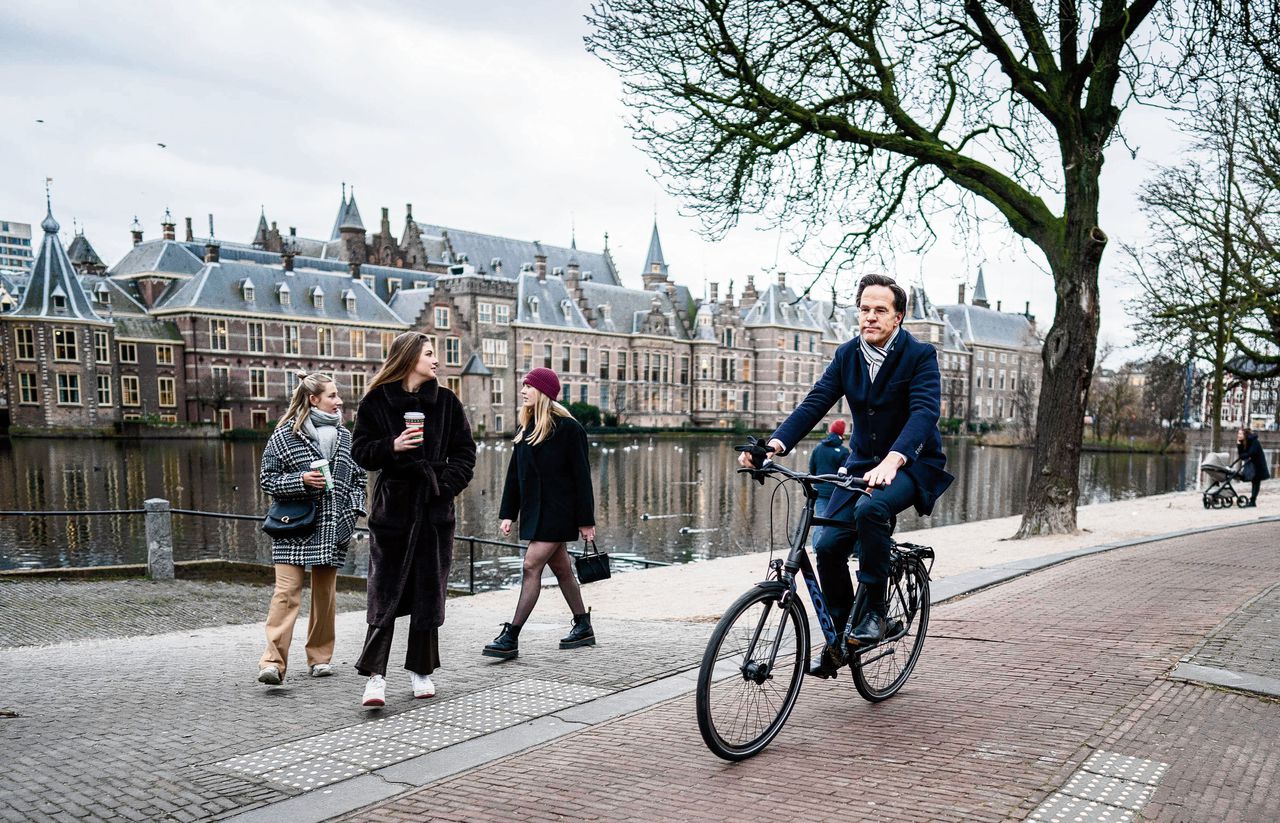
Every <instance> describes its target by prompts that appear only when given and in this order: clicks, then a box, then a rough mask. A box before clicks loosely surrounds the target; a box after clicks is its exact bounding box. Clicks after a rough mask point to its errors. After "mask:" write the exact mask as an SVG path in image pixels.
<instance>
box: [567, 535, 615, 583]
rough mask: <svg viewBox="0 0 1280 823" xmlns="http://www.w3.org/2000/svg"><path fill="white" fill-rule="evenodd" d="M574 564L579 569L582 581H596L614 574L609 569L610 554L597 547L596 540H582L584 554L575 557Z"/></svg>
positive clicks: (579, 576)
mask: <svg viewBox="0 0 1280 823" xmlns="http://www.w3.org/2000/svg"><path fill="white" fill-rule="evenodd" d="M573 565H574V566H575V567H576V568H577V569H578V581H579V582H580V583H594V582H596V581H597V580H608V579H609V578H610V577H612V576H613V572H612V571H611V570H610V569H609V555H608V554H607V553H605V552H602V551H600V550H599V549H597V548H596V541H594V540H583V541H582V554H580V555H578V556H577V557H575V558H574V559H573Z"/></svg>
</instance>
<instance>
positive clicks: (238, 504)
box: [0, 435, 1276, 588]
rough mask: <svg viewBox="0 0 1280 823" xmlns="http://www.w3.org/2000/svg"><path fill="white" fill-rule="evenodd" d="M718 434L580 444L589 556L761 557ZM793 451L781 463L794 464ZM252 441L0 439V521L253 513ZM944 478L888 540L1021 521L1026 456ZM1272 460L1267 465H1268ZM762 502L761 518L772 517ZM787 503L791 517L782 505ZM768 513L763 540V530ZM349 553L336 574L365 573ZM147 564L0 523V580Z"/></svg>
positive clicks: (36, 527) (364, 561)
mask: <svg viewBox="0 0 1280 823" xmlns="http://www.w3.org/2000/svg"><path fill="white" fill-rule="evenodd" d="M733 443H734V441H733V439H732V438H730V437H727V436H717V435H696V436H679V435H671V436H642V437H633V436H608V437H593V438H592V439H591V445H592V448H591V461H592V473H593V476H594V481H595V489H596V500H597V522H598V524H599V545H600V548H601V549H602V550H606V551H610V552H613V553H615V554H623V555H634V556H638V557H644V558H649V559H653V560H660V561H664V562H674V563H687V562H691V561H696V560H702V559H707V558H712V557H721V556H726V555H735V554H743V553H748V552H754V551H759V550H763V549H767V548H769V542H770V535H771V534H772V535H773V539H774V540H775V542H777V543H779V544H780V543H781V542H782V541H783V540H784V537H783V535H784V534H785V532H784V526H783V522H784V520H785V519H786V518H787V517H788V512H789V513H790V515H791V516H794V514H795V513H796V511H797V510H798V507H799V505H800V497H799V494H798V493H793V494H792V495H791V496H790V503H789V504H788V501H787V497H786V495H784V494H781V493H779V494H777V495H772V494H771V493H770V489H771V488H772V484H770V485H767V486H764V487H761V486H758V485H756V484H755V483H751V482H749V481H748V480H747V479H746V478H745V477H744V476H739V475H736V474H735V473H734V468H735V463H734V457H735V454H734V452H733ZM814 443H816V440H811V441H808V442H807V443H806V444H804V445H802V446H801V448H800V449H799V451H798V452H797V453H796V456H795V457H793V458H791V459H790V461H789V463H790V465H792V466H797V467H803V466H805V465H807V455H808V450H809V448H811V447H812V445H813V444H814ZM262 448H263V444H262V443H259V442H212V443H210V442H202V441H181V440H170V441H150V442H146V443H139V442H137V441H107V440H88V439H81V440H55V439H16V440H12V441H8V440H0V510H4V509H9V510H100V509H136V508H141V507H142V501H143V500H145V499H147V498H150V497H163V498H166V499H168V500H169V501H170V502H171V503H172V505H173V506H175V507H177V508H188V509H199V510H203V511H213V512H234V513H246V514H253V513H261V512H263V511H265V508H266V505H267V500H266V498H265V496H264V495H263V494H262V492H261V491H260V490H259V489H258V483H257V471H258V461H259V458H260V456H261V453H262ZM947 451H948V455H949V460H950V462H949V465H948V468H949V469H950V470H951V472H952V473H953V474H955V475H956V477H957V481H956V484H955V485H954V486H952V488H951V490H950V491H948V492H947V494H946V495H945V496H944V497H943V498H942V500H941V501H940V502H939V504H938V507H937V509H936V510H935V512H934V515H933V516H932V517H930V518H919V517H917V516H916V515H915V514H914V513H909V514H906V515H904V516H903V517H902V518H901V519H900V523H899V528H900V529H904V530H905V529H915V528H920V527H929V526H941V525H947V524H949V523H957V522H964V521H970V520H983V519H987V518H993V517H1004V516H1007V515H1010V514H1015V513H1017V512H1018V511H1020V508H1021V505H1022V502H1023V498H1024V495H1025V490H1026V477H1027V472H1028V468H1029V466H1030V461H1031V453H1030V452H1029V451H1026V450H1019V449H1009V448H994V447H981V446H976V445H974V444H973V443H971V442H967V441H950V442H949V443H948V444H947ZM1201 456H1202V452H1201V451H1193V452H1192V453H1189V454H1185V455H1182V454H1179V455H1149V454H1129V453H1121V454H1114V453H1113V454H1100V453H1086V454H1085V456H1084V458H1083V460H1082V461H1081V467H1080V481H1081V489H1082V496H1081V502H1082V504H1087V503H1095V502H1103V501H1108V500H1115V499H1121V498H1129V497H1137V496H1143V495H1148V494H1159V493H1162V492H1167V491H1174V490H1180V489H1186V488H1189V487H1194V486H1195V484H1196V470H1195V467H1196V465H1198V462H1199V459H1200V457H1201ZM510 457H511V447H510V445H509V444H508V443H506V442H502V441H493V440H490V441H486V442H484V443H482V444H481V445H480V449H479V456H478V461H477V466H476V475H475V479H474V481H473V482H472V484H471V486H470V487H469V488H468V489H467V491H466V492H465V493H464V494H463V495H462V496H461V498H460V499H459V502H458V534H460V535H475V536H478V537H484V538H488V539H492V540H499V539H501V538H500V536H499V534H498V532H497V506H498V502H499V497H500V494H501V485H502V481H503V478H504V477H505V472H506V466H507V461H508V460H509V459H510ZM1269 457H1270V459H1271V460H1272V461H1273V463H1274V461H1275V459H1276V455H1275V454H1274V453H1273V454H1271V455H1269ZM771 504H772V505H771ZM788 506H789V508H788ZM771 516H772V520H773V523H774V527H773V528H772V529H771V528H770V522H771ZM173 531H174V542H175V546H174V553H175V559H177V560H193V559H207V558H225V559H230V560H241V561H250V562H258V563H270V562H271V550H270V543H269V542H268V541H267V540H266V538H265V537H264V536H263V535H262V533H261V532H259V531H258V529H257V526H256V524H254V523H250V522H239V521H230V520H214V519H208V518H197V517H192V516H185V515H176V516H175V517H174V522H173ZM366 545H367V544H366V543H365V542H364V541H363V540H360V541H357V542H356V544H355V545H354V547H353V551H351V552H350V555H349V559H348V562H347V568H346V569H345V571H346V572H347V573H351V574H365V573H366V572H367V568H368V551H367V548H366ZM470 548H471V547H470V546H468V545H467V544H466V543H460V544H459V545H458V546H457V547H456V549H455V562H454V571H455V575H454V577H455V581H454V582H456V583H459V584H460V585H466V583H467V579H468V574H469V563H468V562H467V558H468V553H469V551H470ZM475 552H476V556H477V559H478V564H477V570H476V575H477V579H478V582H479V586H480V587H481V588H488V587H493V586H497V585H509V584H512V583H516V582H518V563H519V561H518V559H517V558H516V553H515V551H514V549H508V548H505V547H495V546H485V545H479V546H476V548H475ZM145 561H146V548H145V541H144V538H143V519H142V517H141V516H139V515H122V516H77V517H62V516H59V517H5V518H0V569H13V568H40V567H65V566H99V565H109V564H118V563H141V562H145Z"/></svg>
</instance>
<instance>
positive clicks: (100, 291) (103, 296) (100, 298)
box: [93, 283, 111, 306]
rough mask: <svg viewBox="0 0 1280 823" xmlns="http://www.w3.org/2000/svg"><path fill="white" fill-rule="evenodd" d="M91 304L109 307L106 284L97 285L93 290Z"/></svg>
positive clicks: (108, 294) (108, 293)
mask: <svg viewBox="0 0 1280 823" xmlns="http://www.w3.org/2000/svg"><path fill="white" fill-rule="evenodd" d="M93 302H95V303H97V304H99V305H102V306H110V305H111V291H110V290H109V289H108V288H107V284H106V283H99V284H98V287H97V288H96V289H94V290H93Z"/></svg>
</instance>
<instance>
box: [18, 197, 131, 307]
mask: <svg viewBox="0 0 1280 823" xmlns="http://www.w3.org/2000/svg"><path fill="white" fill-rule="evenodd" d="M51 182H52V180H47V181H46V183H45V206H46V211H45V217H44V220H43V221H42V222H41V223H40V228H42V229H44V240H43V241H42V242H41V244H40V254H39V256H38V257H37V258H36V261H35V265H34V266H32V268H31V277H30V279H29V280H28V281H27V288H26V289H25V290H24V291H23V293H22V303H21V304H20V305H19V306H18V308H16V309H14V310H13V312H12V314H11V315H10V316H16V317H40V318H47V319H58V318H76V319H79V320H82V321H87V322H90V323H101V324H107V323H108V321H106V320H103V319H102V317H101V316H100V315H98V313H97V312H95V311H94V310H93V306H92V305H91V304H90V302H89V298H88V296H87V295H86V294H85V290H84V288H82V287H81V286H80V281H79V279H78V278H77V275H76V269H75V267H74V266H73V265H72V264H71V259H70V258H69V257H68V256H67V251H66V249H64V248H63V247H62V240H61V238H59V237H58V232H59V231H61V230H62V226H61V225H60V224H59V223H58V221H57V220H55V219H54V217H53V202H52V197H51V196H50V194H49V190H48V184H49V183H51Z"/></svg>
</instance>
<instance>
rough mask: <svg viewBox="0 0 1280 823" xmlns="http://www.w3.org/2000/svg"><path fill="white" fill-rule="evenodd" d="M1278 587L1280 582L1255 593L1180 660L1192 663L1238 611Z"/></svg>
mask: <svg viewBox="0 0 1280 823" xmlns="http://www.w3.org/2000/svg"><path fill="white" fill-rule="evenodd" d="M1277 588H1280V582H1276V583H1272V584H1271V585H1270V586H1267V587H1266V588H1265V589H1263V590H1262V591H1260V592H1258V593H1257V594H1255V595H1254V596H1253V597H1250V598H1249V599H1248V600H1246V601H1245V603H1244V605H1242V606H1241V607H1240V608H1239V609H1237V610H1236V612H1232V613H1231V614H1229V615H1227V616H1226V617H1224V618H1222V620H1220V621H1218V625H1216V626H1214V627H1213V630H1212V631H1210V632H1209V633H1208V634H1206V635H1205V636H1204V637H1202V638H1200V642H1199V643H1197V644H1196V645H1195V646H1194V647H1193V648H1192V649H1191V651H1189V652H1187V653H1186V654H1185V655H1183V657H1182V659H1181V661H1180V662H1182V663H1190V662H1191V661H1192V660H1195V659H1196V657H1197V656H1198V655H1199V654H1200V652H1202V651H1204V649H1205V647H1207V646H1208V645H1209V643H1210V642H1212V641H1213V638H1214V637H1215V636H1217V635H1218V634H1219V633H1220V632H1222V631H1223V630H1225V629H1226V628H1227V627H1228V626H1230V625H1231V621H1232V620H1234V619H1235V617H1236V614H1237V613H1239V612H1243V611H1247V610H1248V609H1250V608H1252V607H1253V604H1254V603H1257V602H1258V601H1259V600H1262V599H1263V598H1265V597H1267V596H1268V595H1270V594H1271V592H1272V591H1274V590H1275V589H1277Z"/></svg>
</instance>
